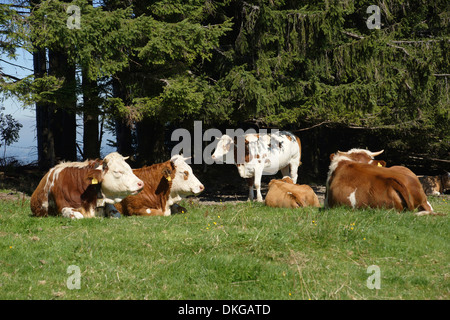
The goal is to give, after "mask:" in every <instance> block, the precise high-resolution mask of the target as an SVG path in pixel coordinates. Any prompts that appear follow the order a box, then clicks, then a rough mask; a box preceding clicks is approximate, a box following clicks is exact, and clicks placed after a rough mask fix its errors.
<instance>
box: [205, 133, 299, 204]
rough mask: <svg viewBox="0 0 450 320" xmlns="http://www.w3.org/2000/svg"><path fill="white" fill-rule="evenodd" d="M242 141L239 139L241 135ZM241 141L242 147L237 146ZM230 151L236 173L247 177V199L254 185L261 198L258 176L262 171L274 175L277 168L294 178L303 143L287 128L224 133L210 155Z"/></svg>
mask: <svg viewBox="0 0 450 320" xmlns="http://www.w3.org/2000/svg"><path fill="white" fill-rule="evenodd" d="M241 138H242V139H243V140H244V141H243V143H240V139H241ZM241 145H242V147H240V146H241ZM230 153H232V154H233V156H234V164H235V165H236V166H237V168H238V171H239V175H240V176H241V177H242V178H245V179H247V183H248V187H249V199H250V200H253V196H254V195H253V187H254V188H255V189H256V199H257V201H259V202H263V197H262V194H261V177H262V175H263V174H266V175H274V174H276V173H277V172H278V171H279V170H281V173H282V174H283V176H287V175H289V176H290V177H291V178H292V180H293V181H294V183H296V182H297V172H298V167H299V166H300V165H301V161H300V158H301V154H302V147H301V143H300V139H299V138H298V137H297V136H295V135H293V134H292V133H290V132H287V131H277V132H275V133H271V134H246V135H245V136H243V137H235V138H232V137H230V136H229V135H223V136H222V137H221V138H220V139H219V141H218V143H217V147H216V150H215V151H214V154H213V155H212V159H214V160H219V159H222V158H223V157H224V156H227V155H228V154H230Z"/></svg>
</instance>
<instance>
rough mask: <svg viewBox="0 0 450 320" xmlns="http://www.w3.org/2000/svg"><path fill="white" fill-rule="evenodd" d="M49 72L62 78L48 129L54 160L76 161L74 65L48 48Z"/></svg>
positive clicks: (61, 54) (60, 54) (62, 55)
mask: <svg viewBox="0 0 450 320" xmlns="http://www.w3.org/2000/svg"><path fill="white" fill-rule="evenodd" d="M49 74H50V75H54V76H56V77H58V78H64V83H63V87H62V88H60V89H59V90H58V91H57V93H56V95H57V99H56V101H57V102H56V104H54V105H52V106H51V111H52V112H53V115H52V116H50V119H49V120H50V123H49V129H50V130H51V131H52V133H53V137H54V138H53V139H54V146H55V158H56V161H76V160H77V146H76V91H75V90H76V81H75V66H74V65H70V64H69V63H68V61H67V56H66V55H65V54H63V53H61V52H55V51H52V50H49Z"/></svg>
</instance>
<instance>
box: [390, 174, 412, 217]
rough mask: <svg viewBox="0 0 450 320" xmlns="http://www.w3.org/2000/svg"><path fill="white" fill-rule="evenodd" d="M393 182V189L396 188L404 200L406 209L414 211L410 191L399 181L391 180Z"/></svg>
mask: <svg viewBox="0 0 450 320" xmlns="http://www.w3.org/2000/svg"><path fill="white" fill-rule="evenodd" d="M390 180H391V181H392V184H391V185H392V187H393V188H394V190H395V191H396V192H397V193H398V194H399V195H400V196H401V198H402V199H403V201H404V202H405V204H406V207H407V208H408V210H410V211H414V209H415V208H414V201H413V199H412V198H411V194H410V193H409V192H408V189H407V188H406V186H405V185H404V184H403V183H402V182H400V181H398V180H397V179H390Z"/></svg>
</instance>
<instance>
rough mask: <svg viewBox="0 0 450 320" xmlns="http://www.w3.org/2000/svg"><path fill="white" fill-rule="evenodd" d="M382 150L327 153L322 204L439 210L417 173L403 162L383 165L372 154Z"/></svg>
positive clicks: (327, 205)
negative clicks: (390, 165)
mask: <svg viewBox="0 0 450 320" xmlns="http://www.w3.org/2000/svg"><path fill="white" fill-rule="evenodd" d="M382 152H383V150H381V151H378V152H371V151H369V150H363V149H351V150H349V151H348V152H341V151H338V152H337V153H333V154H331V155H330V160H331V163H330V167H329V171H328V177H327V183H326V198H325V208H332V207H335V206H340V205H345V206H349V207H352V208H367V207H371V208H393V209H395V210H397V211H399V212H401V211H404V210H409V211H414V210H415V209H418V210H419V212H417V213H416V215H428V214H432V215H435V214H438V213H435V212H434V211H433V208H432V207H431V205H430V203H429V202H428V201H427V197H426V195H425V192H424V191H423V189H422V185H421V184H420V182H419V179H418V178H417V176H416V175H415V174H414V173H413V172H412V171H411V170H410V169H408V168H406V167H403V166H392V167H384V166H381V165H380V164H379V162H376V161H375V159H374V157H375V156H377V155H379V154H381V153H382Z"/></svg>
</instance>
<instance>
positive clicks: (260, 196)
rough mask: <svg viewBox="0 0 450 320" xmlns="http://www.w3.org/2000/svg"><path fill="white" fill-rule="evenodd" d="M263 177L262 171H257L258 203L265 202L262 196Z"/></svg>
mask: <svg viewBox="0 0 450 320" xmlns="http://www.w3.org/2000/svg"><path fill="white" fill-rule="evenodd" d="M261 177H262V169H261V170H259V169H255V189H256V201H258V202H263V201H264V200H263V197H262V194H261Z"/></svg>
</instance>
